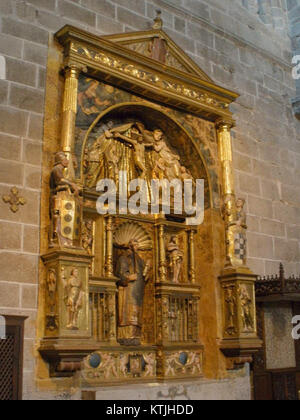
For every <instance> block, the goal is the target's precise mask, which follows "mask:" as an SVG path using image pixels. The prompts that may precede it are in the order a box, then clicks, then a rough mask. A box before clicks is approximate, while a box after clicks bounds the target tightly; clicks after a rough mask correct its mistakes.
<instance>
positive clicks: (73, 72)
mask: <svg viewBox="0 0 300 420" xmlns="http://www.w3.org/2000/svg"><path fill="white" fill-rule="evenodd" d="M63 73H64V75H65V77H66V78H68V77H72V78H75V79H78V77H79V75H80V73H87V67H86V66H85V65H83V64H80V63H77V62H73V61H67V62H66V63H65V64H64V67H63Z"/></svg>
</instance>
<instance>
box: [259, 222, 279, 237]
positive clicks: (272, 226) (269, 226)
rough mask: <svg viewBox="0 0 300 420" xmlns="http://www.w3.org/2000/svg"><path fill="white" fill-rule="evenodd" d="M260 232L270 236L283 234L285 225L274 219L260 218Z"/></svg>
mask: <svg viewBox="0 0 300 420" xmlns="http://www.w3.org/2000/svg"><path fill="white" fill-rule="evenodd" d="M260 225H261V232H262V233H265V234H266V235H270V236H279V237H280V236H282V237H284V236H285V225H284V223H280V222H275V221H274V220H269V219H262V220H261V224H260Z"/></svg>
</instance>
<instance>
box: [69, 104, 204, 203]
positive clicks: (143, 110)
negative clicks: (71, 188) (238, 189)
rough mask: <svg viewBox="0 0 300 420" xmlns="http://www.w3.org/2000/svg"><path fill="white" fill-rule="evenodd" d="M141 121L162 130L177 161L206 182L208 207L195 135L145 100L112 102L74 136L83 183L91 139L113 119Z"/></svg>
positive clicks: (82, 181) (95, 137) (123, 122)
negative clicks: (81, 136) (82, 133)
mask: <svg viewBox="0 0 300 420" xmlns="http://www.w3.org/2000/svg"><path fill="white" fill-rule="evenodd" d="M133 121H140V122H142V123H143V124H144V125H145V128H146V129H147V130H150V131H153V130H154V129H156V128H160V129H161V130H163V132H164V134H165V136H166V138H167V143H168V145H169V146H171V148H172V149H173V150H174V151H175V152H176V153H177V154H178V155H179V156H180V161H181V164H182V165H183V166H185V167H186V168H187V169H188V170H189V171H190V173H191V174H192V175H193V177H194V179H204V183H205V208H206V209H208V208H210V207H211V196H212V194H211V182H210V177H209V172H208V169H207V165H206V162H205V160H204V158H203V156H202V154H201V151H200V150H199V146H198V144H197V143H196V141H195V139H194V138H193V137H192V136H191V135H190V134H189V133H188V131H187V130H186V129H185V128H184V127H183V126H182V125H181V124H180V123H179V122H178V121H177V120H176V119H175V118H173V116H170V115H168V113H167V112H165V111H163V110H162V109H158V107H156V106H154V105H153V106H151V105H148V104H145V103H142V102H140V103H130V102H128V103H127V102H126V103H122V104H118V105H114V106H112V107H110V108H108V109H106V110H105V111H104V112H102V113H101V114H99V115H98V117H97V118H96V119H95V121H94V122H93V123H92V125H91V126H90V127H89V129H88V131H87V132H86V135H85V137H84V139H81V141H80V140H79V141H78V140H77V143H76V144H75V151H76V155H77V157H78V158H79V160H80V162H79V165H78V170H77V177H80V180H81V183H82V184H83V185H85V177H84V155H85V151H86V150H88V149H89V148H90V147H91V146H92V145H93V143H94V142H95V141H96V140H97V138H99V137H100V135H101V134H103V132H104V131H105V129H106V128H107V124H108V123H110V122H112V123H113V125H114V127H117V126H119V125H122V124H125V123H127V122H133Z"/></svg>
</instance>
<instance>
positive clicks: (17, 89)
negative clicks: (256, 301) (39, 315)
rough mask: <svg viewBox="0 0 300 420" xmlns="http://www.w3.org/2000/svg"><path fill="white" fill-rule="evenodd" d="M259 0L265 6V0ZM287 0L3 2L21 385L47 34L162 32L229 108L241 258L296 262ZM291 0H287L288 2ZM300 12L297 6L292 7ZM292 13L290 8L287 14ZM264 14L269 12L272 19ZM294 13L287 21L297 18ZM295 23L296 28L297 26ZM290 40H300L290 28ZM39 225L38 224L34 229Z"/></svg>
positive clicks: (298, 165) (5, 132)
mask: <svg viewBox="0 0 300 420" xmlns="http://www.w3.org/2000/svg"><path fill="white" fill-rule="evenodd" d="M267 3H270V5H271V6H272V7H271V8H270V9H269V8H267ZM285 3H286V2H285V0H282V1H280V0H257V1H256V0H207V1H204V0H100V1H99V0H1V1H0V17H1V25H0V32H1V36H0V79H1V80H0V112H1V117H0V196H1V197H2V195H3V194H7V193H9V191H10V189H11V187H13V186H17V187H18V189H19V190H20V194H21V195H22V196H23V197H25V198H26V200H27V204H26V205H25V206H21V207H20V210H19V211H18V212H17V213H15V214H14V213H12V212H11V211H10V210H9V205H8V204H5V203H4V202H3V201H2V199H1V200H0V267H1V269H0V312H1V313H5V314H15V315H18V314H22V315H26V316H28V317H29V319H28V320H27V321H26V329H25V380H24V382H25V395H27V396H29V393H30V392H32V390H33V388H34V382H33V378H34V357H33V356H34V351H35V349H34V338H35V320H36V312H37V287H38V286H37V282H38V254H39V209H40V202H39V198H40V189H41V155H42V139H43V108H44V97H45V75H46V63H47V45H48V42H49V36H52V34H53V33H54V32H55V31H56V30H58V29H60V28H61V27H62V26H63V25H64V24H66V23H69V24H72V25H75V26H78V27H81V28H83V29H86V30H88V31H90V32H93V33H95V34H98V35H102V34H108V33H117V32H123V31H131V30H144V29H147V28H149V27H150V25H151V23H152V19H153V18H154V16H155V10H156V9H157V8H160V9H161V10H162V12H163V18H164V22H165V30H166V31H167V32H168V33H169V35H170V36H171V37H172V38H173V39H174V40H175V41H176V42H177V43H178V44H179V46H181V47H182V48H183V49H184V50H185V51H186V52H187V53H188V54H189V55H190V56H191V57H192V58H193V59H194V60H195V61H196V62H197V63H198V64H199V66H200V67H201V68H202V69H203V70H204V71H206V72H207V74H208V75H209V76H211V77H212V78H213V79H214V81H216V82H217V83H218V84H220V85H223V86H225V87H227V88H229V89H234V90H237V91H238V92H239V93H240V94H241V97H240V99H239V100H238V101H237V103H236V104H235V105H234V106H233V107H232V108H233V111H234V113H235V117H236V120H237V126H236V128H235V129H234V132H233V137H234V138H233V141H234V159H235V166H236V172H235V175H236V187H237V193H238V195H240V196H243V197H245V198H246V202H247V210H248V213H249V263H250V266H251V268H252V269H253V270H254V271H255V272H257V273H258V274H261V275H264V274H269V273H277V271H278V264H279V262H280V261H282V262H284V264H285V267H286V271H287V273H288V274H289V273H291V272H293V273H299V271H300V250H299V238H300V176H299V175H300V130H299V128H300V122H299V121H297V120H296V119H295V117H294V115H293V112H292V106H291V99H292V98H294V97H295V96H296V91H295V83H294V80H293V79H292V77H291V65H290V63H291V44H290V39H289V37H288V29H287V17H288V15H287V8H286V6H287V5H286V4H285ZM296 3H297V0H289V1H288V6H289V10H290V11H291V9H292V8H294V7H296V6H297V4H298V3H297V4H296ZM295 10H296V9H295ZM297 10H298V9H297ZM290 14H291V12H290ZM271 18H272V19H271ZM298 26H299V23H297V24H296V25H295V28H298ZM295 30H297V29H295ZM296 39H298V38H297V37H296ZM42 234H43V235H45V234H46V233H45V232H42Z"/></svg>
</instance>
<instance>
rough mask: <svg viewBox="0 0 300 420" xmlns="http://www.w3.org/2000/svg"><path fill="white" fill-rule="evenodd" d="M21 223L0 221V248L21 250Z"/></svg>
mask: <svg viewBox="0 0 300 420" xmlns="http://www.w3.org/2000/svg"><path fill="white" fill-rule="evenodd" d="M21 242H22V225H21V224H17V223H8V222H0V249H11V250H18V251H20V250H21V246H22V245H21Z"/></svg>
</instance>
